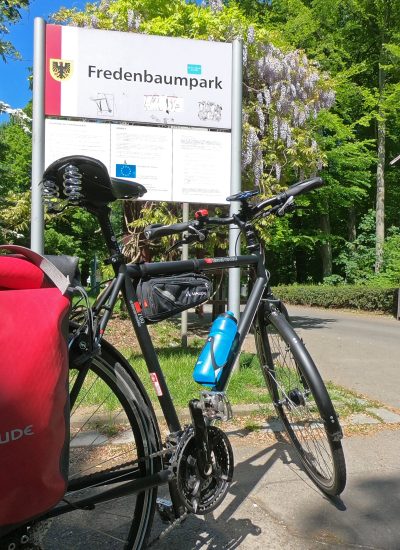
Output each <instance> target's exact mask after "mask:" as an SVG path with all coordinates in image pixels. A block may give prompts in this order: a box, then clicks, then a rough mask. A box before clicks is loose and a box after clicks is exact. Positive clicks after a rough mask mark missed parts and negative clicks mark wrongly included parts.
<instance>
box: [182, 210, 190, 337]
mask: <svg viewBox="0 0 400 550" xmlns="http://www.w3.org/2000/svg"><path fill="white" fill-rule="evenodd" d="M182 221H183V223H185V222H188V221H189V203H188V202H184V203H183V204H182ZM188 259H189V245H188V244H183V245H182V260H188ZM187 331H188V312H187V311H182V313H181V345H182V347H183V348H187V344H188V337H187Z"/></svg>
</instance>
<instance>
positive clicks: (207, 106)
mask: <svg viewBox="0 0 400 550" xmlns="http://www.w3.org/2000/svg"><path fill="white" fill-rule="evenodd" d="M221 116H222V105H218V103H213V102H212V101H200V102H199V119H200V120H214V121H217V122H218V121H220V120H221Z"/></svg>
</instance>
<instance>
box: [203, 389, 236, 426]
mask: <svg viewBox="0 0 400 550" xmlns="http://www.w3.org/2000/svg"><path fill="white" fill-rule="evenodd" d="M200 406H201V408H202V410H203V415H204V416H205V417H206V418H207V419H208V420H222V421H224V422H226V421H227V420H230V419H231V418H232V417H233V413H232V407H231V404H230V403H229V400H228V397H227V395H226V393H225V392H222V391H206V390H203V391H201V392H200Z"/></svg>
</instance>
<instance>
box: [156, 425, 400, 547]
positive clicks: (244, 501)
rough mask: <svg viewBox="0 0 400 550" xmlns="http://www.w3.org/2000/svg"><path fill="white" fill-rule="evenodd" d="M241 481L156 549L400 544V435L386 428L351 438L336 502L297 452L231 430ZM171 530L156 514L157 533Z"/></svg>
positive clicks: (347, 439)
mask: <svg viewBox="0 0 400 550" xmlns="http://www.w3.org/2000/svg"><path fill="white" fill-rule="evenodd" d="M230 439H231V441H232V444H233V447H234V454H235V461H236V467H235V481H234V483H233V484H232V486H231V489H230V492H229V494H228V496H227V498H226V499H225V501H224V502H223V504H222V505H221V507H220V508H218V509H217V510H216V511H214V512H213V513H211V514H209V515H208V516H207V519H206V521H204V519H203V518H200V517H195V516H190V517H189V518H188V519H187V520H186V522H185V523H184V524H183V525H181V526H180V527H178V528H176V529H175V530H174V531H172V532H171V533H170V534H169V535H167V537H166V538H165V539H163V540H162V541H160V542H157V543H156V544H155V545H154V547H153V548H154V550H167V549H171V548H174V549H176V550H206V549H216V550H222V549H226V550H227V549H229V550H233V549H235V548H240V549H242V550H261V549H263V550H281V549H282V548H285V549H288V550H317V549H323V548H325V549H331V548H332V549H354V548H358V549H369V550H371V549H374V550H378V549H379V550H399V548H400V521H399V517H400V460H399V456H400V437H399V432H396V431H390V430H385V431H382V432H378V433H376V434H375V435H369V436H368V437H362V436H353V437H349V438H346V439H345V440H344V450H345V454H346V460H347V468H348V485H347V488H346V489H345V491H344V493H343V494H342V498H337V499H328V498H326V497H325V496H323V495H322V494H321V493H320V492H319V491H318V489H316V488H315V487H314V485H313V484H312V483H311V482H310V481H309V480H308V478H307V477H306V476H305V474H304V473H303V472H302V471H301V469H300V468H299V467H298V466H297V459H296V456H295V455H294V453H293V451H292V450H291V449H290V448H289V447H287V446H286V445H284V444H282V443H279V442H275V443H270V444H265V443H264V444H262V443H261V442H259V441H257V440H254V439H249V438H248V437H247V438H241V436H240V433H238V434H231V436H230ZM162 528H163V526H162V524H161V522H160V521H159V519H158V518H157V519H156V522H155V525H154V530H153V535H155V534H158V533H159V532H160V530H161V529H162Z"/></svg>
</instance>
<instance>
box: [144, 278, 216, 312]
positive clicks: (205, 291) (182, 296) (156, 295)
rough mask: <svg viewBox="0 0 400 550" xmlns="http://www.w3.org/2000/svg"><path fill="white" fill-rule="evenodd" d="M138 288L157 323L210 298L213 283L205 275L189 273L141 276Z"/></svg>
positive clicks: (146, 310)
mask: <svg viewBox="0 0 400 550" xmlns="http://www.w3.org/2000/svg"><path fill="white" fill-rule="evenodd" d="M136 292H137V295H138V298H139V302H140V304H141V306H142V310H143V316H144V318H145V320H146V321H147V322H148V323H157V322H158V321H162V320H164V319H168V318H169V317H172V316H174V315H176V314H177V313H180V312H181V311H185V309H190V308H193V307H196V306H199V305H200V304H203V303H204V302H206V301H207V300H208V299H209V298H210V296H211V293H212V283H211V281H210V279H208V278H207V277H206V276H205V275H199V274H197V273H185V274H182V275H172V276H168V277H152V278H149V279H141V280H140V281H139V282H138V285H137V288H136Z"/></svg>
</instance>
